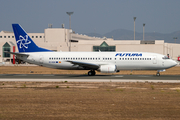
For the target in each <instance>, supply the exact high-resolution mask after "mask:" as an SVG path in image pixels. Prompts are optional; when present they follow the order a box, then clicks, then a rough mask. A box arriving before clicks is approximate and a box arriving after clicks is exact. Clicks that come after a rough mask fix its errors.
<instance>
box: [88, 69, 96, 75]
mask: <svg viewBox="0 0 180 120" xmlns="http://www.w3.org/2000/svg"><path fill="white" fill-rule="evenodd" d="M95 74H96V72H95V71H94V70H91V71H89V72H88V75H89V76H94V75H95Z"/></svg>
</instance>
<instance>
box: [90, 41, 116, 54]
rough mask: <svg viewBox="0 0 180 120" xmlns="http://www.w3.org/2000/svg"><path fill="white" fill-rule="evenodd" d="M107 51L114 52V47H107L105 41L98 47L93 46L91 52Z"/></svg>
mask: <svg viewBox="0 0 180 120" xmlns="http://www.w3.org/2000/svg"><path fill="white" fill-rule="evenodd" d="M99 50H100V51H109V52H115V51H116V46H109V45H108V44H107V43H106V42H105V41H104V42H103V43H102V44H101V45H100V46H93V51H96V52H98V51H99Z"/></svg>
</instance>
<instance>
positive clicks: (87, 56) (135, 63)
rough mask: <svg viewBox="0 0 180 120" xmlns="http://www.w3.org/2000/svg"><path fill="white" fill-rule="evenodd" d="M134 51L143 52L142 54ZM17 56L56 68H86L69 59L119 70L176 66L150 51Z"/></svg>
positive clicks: (161, 68)
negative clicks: (111, 66) (113, 66)
mask: <svg viewBox="0 0 180 120" xmlns="http://www.w3.org/2000/svg"><path fill="white" fill-rule="evenodd" d="M134 53H138V54H141V55H140V56H138V54H137V55H134ZM24 54H28V55H29V56H28V57H26V56H17V57H18V58H19V59H22V60H24V61H26V62H29V63H32V64H36V65H41V66H45V67H50V68H56V69H70V70H71V69H86V68H84V67H82V66H79V65H74V64H72V63H71V62H69V61H77V62H83V63H89V64H96V65H99V66H101V65H115V66H116V67H117V68H116V69H117V70H163V69H167V68H170V67H173V66H175V65H176V64H177V63H176V62H175V61H173V60H171V59H163V57H164V55H161V54H157V53H148V52H27V53H24Z"/></svg>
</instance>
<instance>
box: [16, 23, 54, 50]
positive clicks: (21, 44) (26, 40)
mask: <svg viewBox="0 0 180 120" xmlns="http://www.w3.org/2000/svg"><path fill="white" fill-rule="evenodd" d="M12 27H13V31H14V35H15V38H16V44H17V46H18V50H19V52H53V51H51V50H48V49H44V48H41V47H38V46H37V45H36V44H35V43H34V41H33V40H32V39H31V38H30V37H29V35H28V34H27V33H26V31H25V30H24V29H23V28H22V27H21V26H20V25H19V24H12Z"/></svg>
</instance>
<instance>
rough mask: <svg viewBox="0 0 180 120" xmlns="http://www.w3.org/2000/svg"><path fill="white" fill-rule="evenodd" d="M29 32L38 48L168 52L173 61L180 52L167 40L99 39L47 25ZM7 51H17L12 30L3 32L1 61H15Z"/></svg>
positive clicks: (1, 34) (0, 51) (0, 50)
mask: <svg viewBox="0 0 180 120" xmlns="http://www.w3.org/2000/svg"><path fill="white" fill-rule="evenodd" d="M28 35H29V36H30V37H31V38H32V39H33V41H34V42H35V43H36V44H37V45H38V46H39V47H43V48H46V49H50V50H53V51H59V52H60V51H63V52H64V51H70V52H77V51H85V52H87V51H89V52H100V51H109V52H154V53H160V54H163V55H168V56H169V57H170V58H172V59H174V60H177V58H178V56H179V55H180V44H175V43H165V42H164V40H150V41H147V40H146V41H142V40H114V39H112V38H106V37H103V38H97V37H90V36H87V35H82V34H76V33H75V32H73V31H72V30H71V29H65V28H47V29H45V30H44V33H28ZM4 51H11V52H18V48H17V44H16V41H15V37H14V33H13V32H8V31H1V32H0V63H3V64H12V63H13V58H15V56H13V55H10V54H7V53H5V52H4ZM16 63H17V62H16Z"/></svg>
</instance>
